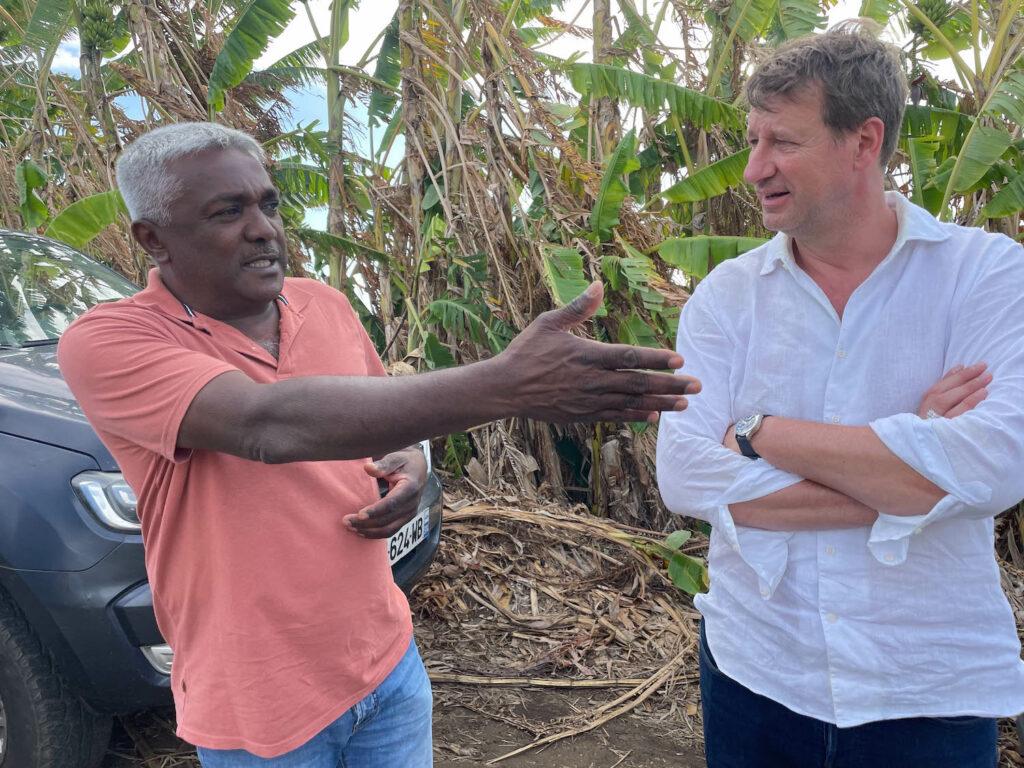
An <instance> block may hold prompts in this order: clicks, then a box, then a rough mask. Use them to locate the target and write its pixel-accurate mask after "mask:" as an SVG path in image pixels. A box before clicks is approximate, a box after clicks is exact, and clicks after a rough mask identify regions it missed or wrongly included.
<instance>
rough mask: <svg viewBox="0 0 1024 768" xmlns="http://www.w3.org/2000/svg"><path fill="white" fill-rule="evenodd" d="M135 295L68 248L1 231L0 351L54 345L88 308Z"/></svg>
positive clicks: (121, 280) (125, 282)
mask: <svg viewBox="0 0 1024 768" xmlns="http://www.w3.org/2000/svg"><path fill="white" fill-rule="evenodd" d="M136 291H138V288H137V287H136V286H134V285H133V284H132V283H130V282H129V281H128V280H126V279H124V278H123V277H121V276H120V275H118V274H117V273H115V272H112V271H111V270H109V269H107V268H106V267H104V266H102V265H100V264H98V263H97V262H95V261H93V260H92V259H90V258H89V257H88V256H86V255H85V254H82V253H79V252H78V251H76V250H74V249H72V248H69V247H68V246H66V245H62V244H60V243H55V242H53V241H52V240H44V239H43V238H38V237H32V236H29V235H23V234H19V233H14V232H3V231H0V347H24V346H29V347H31V346H38V345H40V344H48V343H53V342H55V341H56V340H57V339H59V338H60V335H61V334H62V333H63V332H64V330H65V329H66V328H67V327H68V326H69V325H71V322H72V321H73V320H74V319H75V318H76V317H78V316H79V315H81V314H82V313H83V312H85V311H86V310H87V309H89V308H90V307H92V306H94V305H96V304H99V303H101V302H104V301H114V300H116V299H121V298H124V297H125V296H131V295H132V294H133V293H135V292H136Z"/></svg>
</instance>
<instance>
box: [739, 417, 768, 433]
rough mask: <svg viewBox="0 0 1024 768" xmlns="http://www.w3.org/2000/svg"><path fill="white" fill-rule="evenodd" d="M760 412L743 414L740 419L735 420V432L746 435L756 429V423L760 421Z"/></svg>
mask: <svg viewBox="0 0 1024 768" xmlns="http://www.w3.org/2000/svg"><path fill="white" fill-rule="evenodd" d="M761 418H762V417H761V414H759V413H755V414H754V415H753V416H744V417H743V418H742V419H740V420H739V421H737V422H736V434H737V435H743V436H746V435H748V434H750V432H751V431H752V430H754V429H757V425H758V424H760V423H761Z"/></svg>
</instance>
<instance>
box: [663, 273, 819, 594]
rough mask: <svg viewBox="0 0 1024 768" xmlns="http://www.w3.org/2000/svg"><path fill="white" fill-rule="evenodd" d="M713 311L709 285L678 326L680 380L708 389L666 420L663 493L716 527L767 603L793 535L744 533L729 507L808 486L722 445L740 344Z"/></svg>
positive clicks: (675, 507) (679, 509) (730, 417)
mask: <svg viewBox="0 0 1024 768" xmlns="http://www.w3.org/2000/svg"><path fill="white" fill-rule="evenodd" d="M713 306H714V296H713V292H712V287H711V284H710V282H709V281H705V282H704V283H701V285H700V286H698V288H697V290H696V291H694V293H693V296H691V297H690V299H689V301H687V303H686V305H685V306H684V307H683V311H682V314H681V316H680V319H679V333H678V337H677V341H676V349H677V351H678V352H679V353H680V354H681V355H682V356H683V360H684V361H685V365H684V367H683V369H682V370H681V371H680V372H681V373H683V372H685V373H686V374H688V375H691V376H696V377H697V378H698V379H700V381H701V384H702V388H701V392H700V394H698V395H695V396H692V397H690V398H689V406H688V407H687V409H686V410H685V411H682V412H678V413H667V414H664V415H663V416H662V419H661V422H660V426H659V431H658V452H657V475H658V487H659V489H660V492H661V497H662V499H663V500H664V502H665V505H666V506H667V507H668V508H669V510H670V511H672V512H675V513H676V514H681V515H689V516H691V517H696V518H699V519H701V520H706V521H707V522H708V523H710V524H711V525H712V526H713V527H714V529H715V530H716V531H717V532H718V533H719V534H720V535H721V536H722V537H723V539H724V541H725V542H726V544H727V545H728V546H729V547H730V548H731V549H733V551H735V552H736V553H737V554H739V556H740V557H741V558H742V559H743V560H744V562H746V563H747V565H749V566H750V567H751V568H752V569H753V570H754V572H755V573H756V574H757V576H758V579H759V581H760V586H761V592H762V595H764V596H766V597H767V596H769V595H770V594H771V593H772V592H774V590H775V588H776V587H777V586H778V583H779V581H780V579H781V578H782V575H783V573H784V572H785V569H786V561H787V559H788V544H787V542H788V541H789V538H790V537H791V536H792V534H790V533H785V532H777V531H764V530H760V529H755V528H748V527H745V526H738V525H736V524H735V522H734V520H733V517H732V513H731V512H730V510H729V505H730V504H738V503H740V502H744V501H750V500H752V499H757V498H761V497H762V496H767V495H769V494H772V493H775V492H776V491H780V490H782V489H783V488H786V487H788V486H790V485H794V484H795V483H798V482H800V480H801V479H802V478H800V477H799V476H797V475H793V474H790V473H788V472H783V471H782V470H779V469H776V468H775V467H773V466H772V465H771V464H769V463H768V462H766V461H764V460H759V461H751V460H750V459H748V458H746V457H744V456H740V455H738V454H736V453H734V452H733V451H731V450H729V449H728V448H726V447H724V446H723V445H722V438H723V437H724V436H725V430H726V429H727V428H728V427H729V426H730V425H731V424H732V423H733V422H734V421H735V420H736V418H735V414H734V413H733V405H732V403H733V397H732V391H731V385H730V379H731V377H730V372H731V370H732V367H733V361H732V357H733V355H734V353H735V351H736V349H737V343H736V339H735V338H733V337H732V336H731V335H730V334H729V333H728V332H726V331H725V330H724V329H723V328H722V325H721V324H720V323H719V322H718V321H717V319H716V318H715V316H714V314H713Z"/></svg>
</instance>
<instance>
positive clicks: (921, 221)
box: [761, 192, 950, 275]
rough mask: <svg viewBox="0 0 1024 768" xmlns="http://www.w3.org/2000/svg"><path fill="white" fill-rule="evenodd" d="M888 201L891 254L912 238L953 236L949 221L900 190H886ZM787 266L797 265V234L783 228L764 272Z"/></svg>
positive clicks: (772, 243) (770, 247)
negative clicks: (891, 222) (892, 233)
mask: <svg viewBox="0 0 1024 768" xmlns="http://www.w3.org/2000/svg"><path fill="white" fill-rule="evenodd" d="M885 202H886V205H888V206H889V207H890V208H892V209H893V210H894V211H896V226H897V234H896V242H895V243H893V246H892V250H890V251H889V253H890V254H892V253H896V252H897V251H899V250H900V248H902V247H903V245H904V244H905V243H908V242H911V241H921V242H933V243H937V242H941V241H943V240H945V239H947V238H948V237H949V236H950V229H949V226H948V225H944V224H942V223H940V222H939V221H938V220H936V218H935V217H934V216H932V215H931V214H930V213H928V211H926V210H925V209H924V208H921V207H920V206H917V205H914V204H913V203H912V202H910V201H909V200H907V198H905V197H904V196H903V195H901V194H900V193H899V192H886V193H885ZM780 262H781V263H783V264H784V265H785V266H786V267H787V268H789V267H792V266H794V265H795V262H794V260H793V238H792V237H790V236H789V235H787V234H786V233H785V232H779V233H778V234H777V235H775V237H773V238H772V239H771V240H769V241H768V244H767V252H766V253H765V257H764V265H763V266H762V267H761V274H762V275H767V274H770V273H772V272H774V271H775V267H776V266H777V265H778V264H779V263H780Z"/></svg>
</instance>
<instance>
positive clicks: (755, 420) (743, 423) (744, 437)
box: [736, 413, 768, 459]
mask: <svg viewBox="0 0 1024 768" xmlns="http://www.w3.org/2000/svg"><path fill="white" fill-rule="evenodd" d="M767 418H768V414H766V413H755V414H754V415H753V416H745V417H744V418H742V419H740V420H739V421H737V422H736V442H737V443H738V444H739V446H740V453H742V454H743V455H744V456H746V457H747V458H748V459H760V458H761V456H760V454H759V453H758V452H757V451H755V450H754V446H753V445H751V444H750V441H751V440H752V439H753V438H754V435H756V434H757V430H759V429H760V428H761V425H762V424H763V423H764V420H765V419H767Z"/></svg>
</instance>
